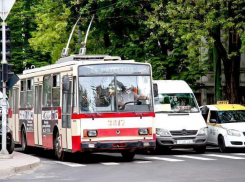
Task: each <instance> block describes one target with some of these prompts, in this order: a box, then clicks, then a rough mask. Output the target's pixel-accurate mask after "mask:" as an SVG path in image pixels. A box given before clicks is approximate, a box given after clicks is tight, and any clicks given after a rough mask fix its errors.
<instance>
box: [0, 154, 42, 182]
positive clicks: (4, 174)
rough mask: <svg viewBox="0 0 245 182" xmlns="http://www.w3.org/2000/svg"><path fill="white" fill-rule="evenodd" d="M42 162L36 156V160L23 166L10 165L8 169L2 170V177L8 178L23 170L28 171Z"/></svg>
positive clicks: (0, 176) (0, 175)
mask: <svg viewBox="0 0 245 182" xmlns="http://www.w3.org/2000/svg"><path fill="white" fill-rule="evenodd" d="M40 164H41V161H40V159H39V158H36V161H35V162H33V163H31V164H26V165H23V166H16V167H9V168H7V169H2V170H0V179H4V178H7V177H9V176H11V175H13V174H15V173H20V172H23V171H28V170H31V169H34V168H36V167H38V166H39V165H40Z"/></svg>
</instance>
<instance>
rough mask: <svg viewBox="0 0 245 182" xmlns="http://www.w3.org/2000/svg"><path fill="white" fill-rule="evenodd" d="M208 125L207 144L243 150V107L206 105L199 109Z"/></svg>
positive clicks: (222, 150)
mask: <svg viewBox="0 0 245 182" xmlns="http://www.w3.org/2000/svg"><path fill="white" fill-rule="evenodd" d="M200 109H201V111H202V115H203V118H204V119H205V121H206V122H207V125H208V141H207V142H208V144H212V145H216V146H219V150H220V152H226V151H227V149H229V148H245V107H244V106H242V105H238V104H217V105H206V106H202V107H201V108H200Z"/></svg>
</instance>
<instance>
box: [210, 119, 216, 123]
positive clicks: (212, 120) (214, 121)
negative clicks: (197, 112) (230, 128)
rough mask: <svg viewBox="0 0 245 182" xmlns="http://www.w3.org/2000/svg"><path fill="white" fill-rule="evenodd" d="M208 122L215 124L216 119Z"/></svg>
mask: <svg viewBox="0 0 245 182" xmlns="http://www.w3.org/2000/svg"><path fill="white" fill-rule="evenodd" d="M209 122H210V123H217V120H216V119H210V120H209Z"/></svg>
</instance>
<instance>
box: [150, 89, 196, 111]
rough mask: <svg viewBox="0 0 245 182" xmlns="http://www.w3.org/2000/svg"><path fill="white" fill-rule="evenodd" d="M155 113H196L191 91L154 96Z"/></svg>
mask: <svg viewBox="0 0 245 182" xmlns="http://www.w3.org/2000/svg"><path fill="white" fill-rule="evenodd" d="M154 101H155V105H154V107H155V112H156V113H197V112H199V108H198V106H197V103H196V100H195V96H194V95H193V94H192V93H184V94H182V93H175V94H158V96H157V97H155V98H154Z"/></svg>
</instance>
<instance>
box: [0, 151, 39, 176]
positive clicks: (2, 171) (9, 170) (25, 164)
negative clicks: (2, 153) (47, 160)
mask: <svg viewBox="0 0 245 182" xmlns="http://www.w3.org/2000/svg"><path fill="white" fill-rule="evenodd" d="M39 164H40V159H39V158H37V157H33V156H30V155H26V154H23V153H19V152H13V158H12V159H0V179H3V178H6V177H7V176H10V175H12V174H15V173H18V172H22V171H25V170H30V169H33V168H35V167H37V166H38V165H39Z"/></svg>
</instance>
